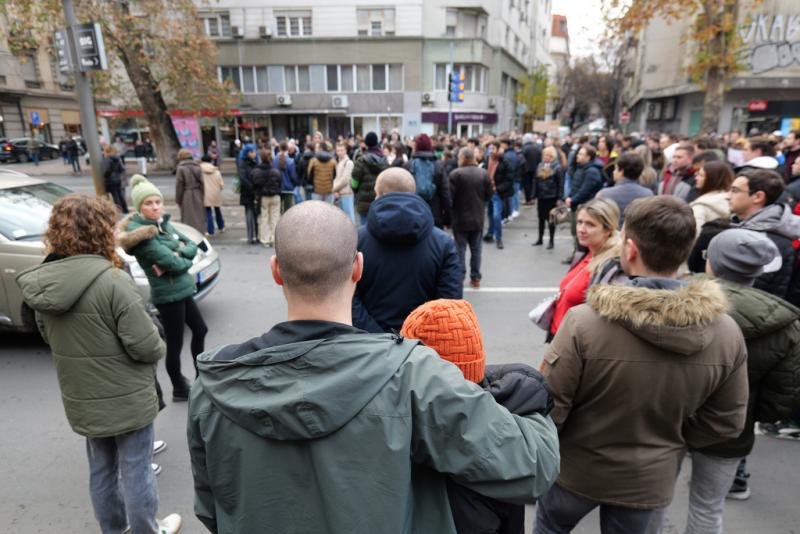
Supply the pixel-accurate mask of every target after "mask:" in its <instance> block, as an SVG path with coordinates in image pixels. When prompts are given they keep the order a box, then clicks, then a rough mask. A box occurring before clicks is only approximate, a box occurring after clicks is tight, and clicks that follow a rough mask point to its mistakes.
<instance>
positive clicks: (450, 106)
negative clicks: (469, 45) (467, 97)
mask: <svg viewBox="0 0 800 534" xmlns="http://www.w3.org/2000/svg"><path fill="white" fill-rule="evenodd" d="M454 56H455V44H454V43H453V41H450V76H449V77H448V79H447V95H448V96H447V133H448V134H449V135H453V99H452V98H450V89H451V87H450V85H451V84H452V78H453V73H455V65H453V62H454V61H455V60H454V59H453V57H454Z"/></svg>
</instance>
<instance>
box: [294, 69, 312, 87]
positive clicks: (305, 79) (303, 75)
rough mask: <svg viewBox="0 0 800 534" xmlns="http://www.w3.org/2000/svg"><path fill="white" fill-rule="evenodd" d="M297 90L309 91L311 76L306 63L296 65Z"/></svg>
mask: <svg viewBox="0 0 800 534" xmlns="http://www.w3.org/2000/svg"><path fill="white" fill-rule="evenodd" d="M297 91H298V92H299V93H308V92H309V91H311V76H309V73H308V65H299V66H298V67H297Z"/></svg>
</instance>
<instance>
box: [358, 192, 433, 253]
mask: <svg viewBox="0 0 800 534" xmlns="http://www.w3.org/2000/svg"><path fill="white" fill-rule="evenodd" d="M367 230H368V231H369V233H370V234H372V235H373V236H375V238H376V239H378V240H379V241H382V242H383V243H386V244H389V245H412V244H414V243H418V242H420V241H422V240H423V239H425V238H426V237H428V236H429V235H430V234H431V232H432V231H433V214H432V213H431V209H430V207H428V204H427V203H426V202H425V201H424V200H423V199H422V197H420V196H419V195H417V194H415V193H388V194H386V195H382V196H381V197H379V198H378V199H377V200H375V202H373V203H372V206H370V209H369V214H368V215H367Z"/></svg>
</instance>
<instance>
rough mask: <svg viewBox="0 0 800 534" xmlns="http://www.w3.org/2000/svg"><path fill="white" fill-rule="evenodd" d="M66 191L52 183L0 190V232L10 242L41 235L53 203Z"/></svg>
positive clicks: (67, 191) (68, 191)
mask: <svg viewBox="0 0 800 534" xmlns="http://www.w3.org/2000/svg"><path fill="white" fill-rule="evenodd" d="M69 193H71V191H70V190H69V189H67V188H66V187H61V186H60V185H56V184H34V185H25V186H22V187H12V188H9V189H0V234H2V235H3V236H5V237H6V238H7V239H10V240H12V241H24V240H32V239H39V238H41V236H42V235H43V234H44V231H45V229H46V228H47V220H48V219H49V218H50V210H51V208H52V207H53V204H54V203H55V201H56V200H58V199H59V198H61V197H63V196H65V195H68V194H69Z"/></svg>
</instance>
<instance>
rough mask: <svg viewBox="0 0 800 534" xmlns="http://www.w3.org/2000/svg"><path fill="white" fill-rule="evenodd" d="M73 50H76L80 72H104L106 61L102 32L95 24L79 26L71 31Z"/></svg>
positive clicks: (106, 66) (106, 65)
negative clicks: (73, 41)
mask: <svg viewBox="0 0 800 534" xmlns="http://www.w3.org/2000/svg"><path fill="white" fill-rule="evenodd" d="M72 31H73V33H74V35H75V48H76V49H77V50H78V67H79V68H80V70H81V72H87V71H90V70H106V69H107V68H108V60H107V59H106V49H105V45H104V44H103V32H102V31H101V30H100V25H99V24H97V23H90V24H79V25H77V26H74V27H73V29H72Z"/></svg>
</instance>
